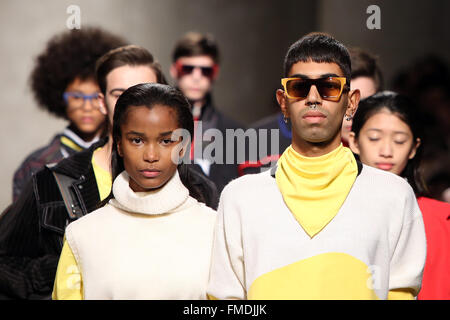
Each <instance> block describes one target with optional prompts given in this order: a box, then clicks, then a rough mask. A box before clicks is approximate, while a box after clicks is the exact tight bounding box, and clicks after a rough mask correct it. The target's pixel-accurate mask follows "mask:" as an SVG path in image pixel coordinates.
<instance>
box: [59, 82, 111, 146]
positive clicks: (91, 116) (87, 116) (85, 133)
mask: <svg viewBox="0 0 450 320" xmlns="http://www.w3.org/2000/svg"><path fill="white" fill-rule="evenodd" d="M66 92H78V93H82V94H85V95H92V94H94V93H100V88H99V87H98V85H97V82H95V81H94V80H92V79H87V80H80V79H79V78H75V80H74V81H72V82H71V83H70V84H69V85H68V86H67V88H66ZM97 102H99V101H97ZM66 114H67V118H68V119H69V120H70V122H71V125H70V128H71V129H72V130H73V131H74V132H75V133H77V134H78V136H79V137H80V138H81V139H83V140H84V141H92V140H93V139H94V138H95V137H97V136H99V135H100V134H101V132H102V130H103V128H104V124H105V119H106V117H105V115H104V114H103V113H102V112H101V111H100V110H99V107H95V106H93V105H92V100H86V101H85V103H84V106H83V107H80V108H76V107H74V106H73V104H71V103H70V102H69V103H68V104H67V109H66Z"/></svg>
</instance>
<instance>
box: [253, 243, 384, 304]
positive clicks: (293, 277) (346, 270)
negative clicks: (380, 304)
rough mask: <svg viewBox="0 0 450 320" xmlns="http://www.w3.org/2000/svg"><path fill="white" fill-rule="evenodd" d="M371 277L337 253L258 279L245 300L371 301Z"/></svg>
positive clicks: (358, 263) (352, 259)
mask: <svg viewBox="0 0 450 320" xmlns="http://www.w3.org/2000/svg"><path fill="white" fill-rule="evenodd" d="M371 286H372V274H371V272H370V269H369V268H368V266H367V265H366V264H365V263H364V262H362V261H361V260H359V259H357V258H355V257H353V256H351V255H348V254H345V253H339V252H332V253H323V254H319V255H316V256H313V257H310V258H307V259H304V260H301V261H298V262H295V263H292V264H290V265H287V266H285V267H282V268H279V269H276V270H273V271H271V272H269V273H266V274H263V275H262V276H260V277H258V278H257V279H256V280H255V281H254V282H253V283H252V285H251V287H250V290H249V291H248V299H249V300H335V299H338V300H375V299H378V297H377V295H376V294H375V291H374V290H373V289H372V288H371Z"/></svg>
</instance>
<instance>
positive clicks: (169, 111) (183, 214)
mask: <svg viewBox="0 0 450 320" xmlns="http://www.w3.org/2000/svg"><path fill="white" fill-rule="evenodd" d="M193 125H194V122H193V118H192V114H191V112H190V106H189V103H188V101H187V100H186V98H185V97H184V96H183V95H182V93H181V92H180V91H179V90H177V89H175V88H172V87H170V86H168V85H163V84H139V85H136V86H133V87H131V88H129V89H127V90H126V91H125V92H124V93H122V95H121V96H120V97H119V99H118V101H117V104H116V107H115V111H114V119H113V140H114V141H113V159H112V172H113V178H114V182H113V187H112V191H111V195H110V196H109V197H108V199H109V201H108V203H107V204H106V205H105V206H104V207H102V208H100V209H98V210H96V211H94V212H92V213H91V214H89V215H87V216H85V217H83V218H80V219H79V220H77V221H76V222H73V223H71V224H70V225H69V226H68V227H67V229H66V234H65V239H66V240H65V243H64V247H63V251H62V254H61V258H60V262H59V265H58V271H57V275H56V281H55V287H54V291H53V298H54V299H206V285H207V280H208V275H209V266H210V259H211V247H212V241H213V229H214V223H215V219H216V214H215V211H214V210H212V209H211V208H209V207H207V206H206V205H205V204H204V203H201V202H200V201H202V200H203V199H202V194H201V193H200V192H199V190H197V189H196V188H195V187H194V186H192V185H190V184H189V181H188V180H184V179H183V174H184V173H183V172H184V169H183V166H184V165H183V164H180V161H181V160H182V158H183V156H184V154H185V152H186V150H187V148H188V145H189V142H190V137H191V136H192V133H193ZM93 238H95V241H92V239H93Z"/></svg>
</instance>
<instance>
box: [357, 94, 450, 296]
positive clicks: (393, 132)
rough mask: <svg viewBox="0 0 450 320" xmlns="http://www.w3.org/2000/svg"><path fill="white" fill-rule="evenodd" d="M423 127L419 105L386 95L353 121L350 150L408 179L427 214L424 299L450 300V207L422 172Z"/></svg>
mask: <svg viewBox="0 0 450 320" xmlns="http://www.w3.org/2000/svg"><path fill="white" fill-rule="evenodd" d="M421 123H422V121H421V118H420V116H419V114H418V112H417V108H416V107H415V105H414V103H413V101H411V100H410V99H409V98H408V97H406V96H403V95H400V94H397V93H395V92H390V91H383V92H380V93H377V94H375V95H373V96H371V97H368V98H366V99H364V100H361V102H360V103H359V107H358V111H357V112H356V114H355V117H354V118H353V125H352V132H351V133H350V139H349V143H350V148H351V149H352V151H353V152H354V153H356V154H357V155H359V158H360V160H361V162H362V163H364V164H367V165H370V166H373V167H377V168H379V169H382V170H385V171H389V172H392V173H394V174H396V175H399V176H401V177H403V178H405V179H406V180H407V181H408V182H409V184H410V185H411V187H412V188H413V190H414V192H415V194H416V197H417V200H418V204H419V207H420V210H421V211H422V215H423V220H424V224H425V232H426V236H427V260H426V263H425V269H424V275H423V280H422V289H421V291H420V293H419V295H418V298H419V299H450V274H449V273H448V270H449V269H450V253H449V252H450V220H449V219H450V204H448V203H445V202H441V201H437V200H434V199H430V198H429V197H427V196H428V192H427V188H426V185H425V183H424V180H423V178H422V175H421V171H420V169H421V168H420V162H421V158H422V150H423V146H424V141H423V137H424V134H423V128H422V125H421Z"/></svg>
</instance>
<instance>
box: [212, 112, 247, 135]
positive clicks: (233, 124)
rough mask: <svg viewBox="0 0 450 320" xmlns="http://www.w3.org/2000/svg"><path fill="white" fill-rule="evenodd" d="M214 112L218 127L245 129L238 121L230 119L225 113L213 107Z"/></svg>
mask: <svg viewBox="0 0 450 320" xmlns="http://www.w3.org/2000/svg"><path fill="white" fill-rule="evenodd" d="M214 111H215V112H216V114H217V115H218V118H219V122H220V125H219V127H222V128H225V129H243V130H245V129H246V128H245V126H244V125H242V124H241V123H240V122H238V121H236V120H234V119H232V118H231V117H229V116H228V115H226V114H225V113H223V112H222V111H220V110H217V109H215V110H214Z"/></svg>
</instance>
